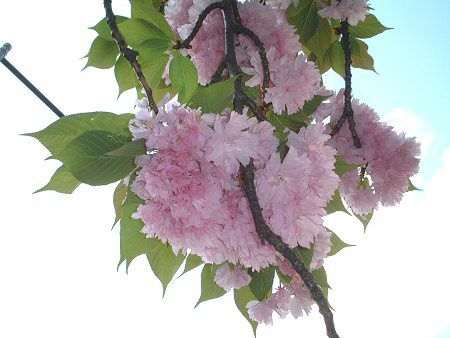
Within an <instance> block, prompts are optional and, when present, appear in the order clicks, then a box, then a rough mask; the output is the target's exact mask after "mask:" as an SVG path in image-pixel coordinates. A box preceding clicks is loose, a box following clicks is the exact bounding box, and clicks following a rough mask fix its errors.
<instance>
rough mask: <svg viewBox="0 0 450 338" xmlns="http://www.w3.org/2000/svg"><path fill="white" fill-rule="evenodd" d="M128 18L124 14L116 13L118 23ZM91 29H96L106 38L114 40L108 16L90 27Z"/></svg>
mask: <svg viewBox="0 0 450 338" xmlns="http://www.w3.org/2000/svg"><path fill="white" fill-rule="evenodd" d="M126 20H128V18H126V17H124V16H120V15H116V22H117V23H118V24H119V23H121V22H124V21H126ZM89 29H92V30H94V31H96V32H97V34H98V35H100V36H101V37H102V38H103V39H105V40H109V41H114V39H113V37H112V34H111V29H110V28H109V26H108V22H107V20H106V18H103V19H101V20H100V21H99V22H98V23H97V24H96V25H95V26H93V27H89Z"/></svg>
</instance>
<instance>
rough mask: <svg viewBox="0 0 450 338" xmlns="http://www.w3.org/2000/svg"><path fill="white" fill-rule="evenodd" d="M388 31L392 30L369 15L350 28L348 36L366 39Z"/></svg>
mask: <svg viewBox="0 0 450 338" xmlns="http://www.w3.org/2000/svg"><path fill="white" fill-rule="evenodd" d="M389 29H392V28H388V27H385V26H383V25H382V24H381V23H380V21H378V19H377V17H376V16H375V15H373V14H369V15H367V16H366V19H365V20H364V21H360V22H359V23H358V24H357V25H356V26H350V35H352V36H354V37H356V38H361V39H367V38H371V37H373V36H375V35H378V34H381V33H383V32H384V31H386V30H389Z"/></svg>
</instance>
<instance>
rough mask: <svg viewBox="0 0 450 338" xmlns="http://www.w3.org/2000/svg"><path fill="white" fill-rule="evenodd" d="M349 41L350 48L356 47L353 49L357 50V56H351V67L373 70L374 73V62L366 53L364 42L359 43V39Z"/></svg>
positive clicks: (366, 48)
mask: <svg viewBox="0 0 450 338" xmlns="http://www.w3.org/2000/svg"><path fill="white" fill-rule="evenodd" d="M350 41H351V44H352V46H355V45H357V46H358V47H353V48H354V49H356V48H357V50H358V51H359V52H358V53H357V54H352V67H354V68H361V69H368V70H373V71H374V72H375V67H374V60H373V58H372V56H370V54H369V53H368V50H369V46H367V44H366V43H365V42H364V41H361V40H359V39H353V38H351V39H350Z"/></svg>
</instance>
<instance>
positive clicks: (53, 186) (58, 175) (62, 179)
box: [34, 165, 81, 194]
mask: <svg viewBox="0 0 450 338" xmlns="http://www.w3.org/2000/svg"><path fill="white" fill-rule="evenodd" d="M80 184H81V182H80V181H78V180H77V179H76V178H75V177H73V175H72V174H71V173H70V171H69V170H67V168H66V167H65V166H63V165H62V166H61V167H59V168H58V170H56V172H55V173H54V174H53V176H52V178H51V179H50V182H48V183H47V184H46V185H45V186H44V187H42V188H41V189H39V190H37V191H35V192H34V193H38V192H42V191H48V190H53V191H56V192H60V193H62V194H71V193H73V192H74V191H75V189H76V188H77V187H78V186H79V185H80Z"/></svg>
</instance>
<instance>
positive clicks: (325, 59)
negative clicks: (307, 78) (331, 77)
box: [315, 48, 331, 74]
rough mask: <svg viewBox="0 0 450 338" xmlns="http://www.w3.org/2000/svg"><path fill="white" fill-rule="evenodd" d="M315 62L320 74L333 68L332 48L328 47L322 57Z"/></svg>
mask: <svg viewBox="0 0 450 338" xmlns="http://www.w3.org/2000/svg"><path fill="white" fill-rule="evenodd" d="M315 63H316V66H317V68H318V69H319V71H320V74H325V73H326V72H327V71H328V70H329V69H330V68H331V48H328V50H327V51H326V52H325V53H324V54H323V56H322V57H318V58H316V60H315Z"/></svg>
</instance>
